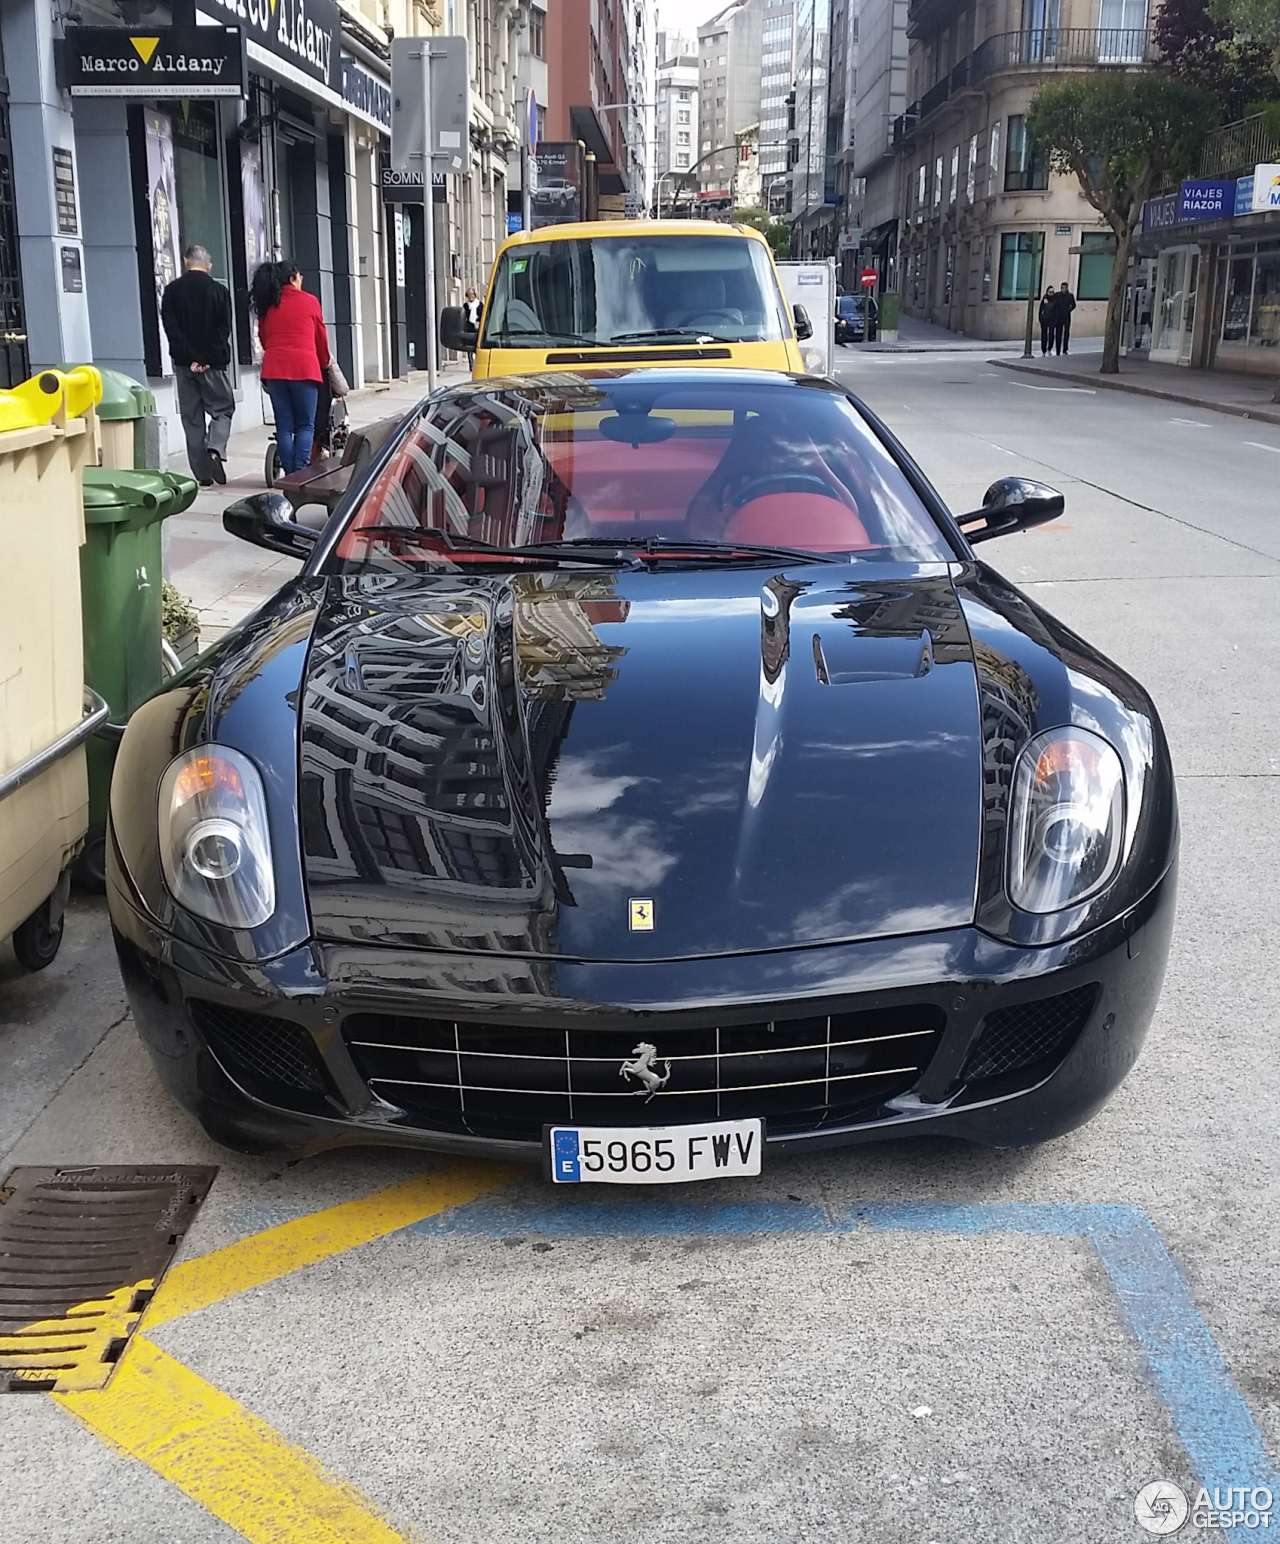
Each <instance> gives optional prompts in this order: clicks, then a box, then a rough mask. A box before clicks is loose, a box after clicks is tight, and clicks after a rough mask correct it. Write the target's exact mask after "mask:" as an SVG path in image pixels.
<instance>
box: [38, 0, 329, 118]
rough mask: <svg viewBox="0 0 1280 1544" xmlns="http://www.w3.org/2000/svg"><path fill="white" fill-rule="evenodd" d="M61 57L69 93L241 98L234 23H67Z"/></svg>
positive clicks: (241, 66) (240, 56)
mask: <svg viewBox="0 0 1280 1544" xmlns="http://www.w3.org/2000/svg"><path fill="white" fill-rule="evenodd" d="M279 3H280V4H284V3H285V0H279ZM330 3H332V0H330ZM61 58H62V83H63V85H64V86H65V87H66V88H67V90H69V91H70V93H71V95H72V96H90V97H140V98H147V99H150V100H152V101H156V100H160V99H162V98H170V97H178V98H182V99H183V100H193V99H199V98H202V97H242V96H243V95H244V94H245V85H246V81H247V79H248V77H247V74H246V70H245V56H244V38H243V34H242V33H241V31H240V28H239V27H151V28H149V29H148V30H147V31H146V32H130V31H128V30H127V29H126V28H124V27H68V28H67V35H66V38H65V39H64V41H63V43H62V50H61Z"/></svg>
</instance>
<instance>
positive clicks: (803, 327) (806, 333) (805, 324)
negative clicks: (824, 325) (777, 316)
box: [791, 304, 813, 343]
mask: <svg viewBox="0 0 1280 1544" xmlns="http://www.w3.org/2000/svg"><path fill="white" fill-rule="evenodd" d="M791 319H792V321H794V322H795V324H796V341H797V342H798V343H803V342H804V340H805V339H806V338H811V337H813V323H812V322H811V321H810V320H809V313H808V312H807V311H806V310H805V308H804V307H803V306H802V305H799V304H797V305H794V306H792V307H791Z"/></svg>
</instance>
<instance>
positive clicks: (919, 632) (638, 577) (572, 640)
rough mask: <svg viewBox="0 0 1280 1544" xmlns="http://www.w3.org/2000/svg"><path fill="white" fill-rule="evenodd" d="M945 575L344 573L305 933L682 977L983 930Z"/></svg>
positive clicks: (953, 611) (953, 618)
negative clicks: (829, 948) (724, 956)
mask: <svg viewBox="0 0 1280 1544" xmlns="http://www.w3.org/2000/svg"><path fill="white" fill-rule="evenodd" d="M981 809H982V743H981V724H980V714H979V708H978V697H977V689H976V680H975V673H974V665H973V653H972V646H971V643H970V638H969V634H968V631H967V628H966V626H965V622H964V619H963V616H962V613H961V609H960V606H959V603H958V601H957V598H956V594H955V591H954V590H953V587H952V582H951V578H950V576H949V574H948V572H947V569H946V567H945V566H944V565H941V564H932V565H929V566H927V567H914V566H889V565H874V566H873V565H870V564H866V563H862V564H854V565H850V566H847V567H846V566H842V565H841V566H837V565H821V566H800V567H795V568H792V569H789V570H787V571H785V572H783V573H776V574H771V573H770V571H769V570H768V569H767V568H762V569H755V570H744V569H738V568H734V569H728V570H716V569H711V570H705V569H704V570H692V571H691V570H680V571H674V572H673V571H662V572H659V573H656V574H655V573H648V572H624V573H620V574H615V573H614V572H612V571H611V570H606V571H604V572H592V573H581V572H576V571H575V572H546V571H543V572H539V573H536V574H522V575H518V576H511V575H496V576H486V577H479V578H467V577H462V576H457V575H429V576H415V575H403V576H401V575H390V574H384V575H371V576H368V577H363V578H360V579H344V580H340V581H334V582H333V584H332V586H331V589H330V593H329V596H328V599H327V600H326V603H325V607H324V610H323V611H322V613H321V615H320V617H319V618H318V620H317V627H316V632H315V638H314V642H313V646H312V651H311V656H310V661H309V667H308V676H307V682H306V689H305V695H304V701H303V721H302V827H303V845H304V853H305V866H306V875H307V884H308V890H309V895H310V903H311V910H312V920H313V926H314V929H315V932H316V934H317V935H318V936H319V937H321V938H328V939H342V940H348V941H374V940H377V941H379V942H382V943H400V944H405V945H410V946H419V947H431V948H442V949H455V950H456V949H462V950H480V951H503V952H508V951H514V952H521V953H526V952H531V953H536V954H553V955H554V954H559V955H564V956H571V957H584V958H603V959H623V960H626V959H651V958H670V957H688V956H697V955H705V954H716V953H727V952H734V951H746V950H763V949H777V948H785V947H788V946H796V945H804V944H812V943H819V942H830V941H836V940H844V939H862V938H870V937H876V936H884V935H889V934H894V933H903V932H911V931H917V930H927V929H935V928H945V927H954V926H958V925H964V924H967V923H969V922H971V921H972V918H973V909H974V891H975V881H976V872H977V863H978V854H979V838H980V825H981Z"/></svg>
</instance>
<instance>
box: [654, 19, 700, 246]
mask: <svg viewBox="0 0 1280 1544" xmlns="http://www.w3.org/2000/svg"><path fill="white" fill-rule="evenodd" d="M657 53H658V66H657V71H656V77H655V79H656V83H655V88H654V102H655V106H654V158H653V186H654V191H653V210H654V213H655V214H657V215H659V216H660V215H661V214H662V213H663V211H664V209H665V210H670V208H671V207H672V204H673V201H674V199H675V196H676V192H677V189H678V188H679V187H680V186H681V183H682V182H683V180H684V177H685V176H686V174H688V173H689V172H690V169H691V168H692V166H693V163H694V161H695V160H696V159H697V155H698V150H697V145H698V53H697V42H696V40H695V39H693V38H689V37H684V36H682V35H681V34H680V33H677V32H659V33H658V49H657Z"/></svg>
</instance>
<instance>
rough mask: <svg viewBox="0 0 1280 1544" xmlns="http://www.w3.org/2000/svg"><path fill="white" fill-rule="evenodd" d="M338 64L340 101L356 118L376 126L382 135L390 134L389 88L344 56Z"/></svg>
mask: <svg viewBox="0 0 1280 1544" xmlns="http://www.w3.org/2000/svg"><path fill="white" fill-rule="evenodd" d="M340 63H341V66H342V100H343V101H344V102H345V103H346V104H347V106H348V107H349V108H350V109H351V111H352V112H353V113H355V114H356V116H357V117H358V118H363V119H364V120H365V121H366V122H367V123H373V124H376V125H377V126H378V128H380V129H382V130H383V132H384V133H387V134H390V132H391V87H390V86H389V85H388V84H387V82H386V81H385V80H379V79H378V77H377V76H376V75H372V74H370V72H369V71H368V70H366V69H365V67H364V66H363V65H362V64H357V63H356V61H355V60H354V59H351V58H349V57H348V56H347V55H346V54H343V55H342V58H341V60H340Z"/></svg>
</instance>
